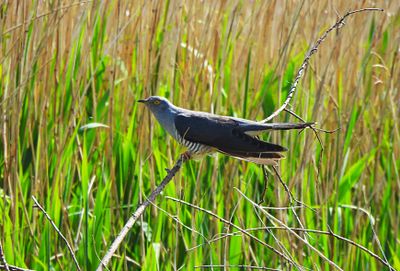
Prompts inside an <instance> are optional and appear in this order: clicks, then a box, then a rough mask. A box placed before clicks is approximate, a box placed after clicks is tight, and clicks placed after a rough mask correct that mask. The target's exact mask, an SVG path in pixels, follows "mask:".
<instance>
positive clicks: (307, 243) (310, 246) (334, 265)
mask: <svg viewBox="0 0 400 271" xmlns="http://www.w3.org/2000/svg"><path fill="white" fill-rule="evenodd" d="M234 189H235V190H236V191H237V192H238V193H239V194H240V195H241V196H242V197H244V198H245V199H246V200H247V201H248V202H250V204H252V205H253V206H254V207H256V208H258V209H259V210H261V212H262V213H263V214H265V215H266V216H267V217H268V218H269V219H270V220H271V222H272V221H275V222H277V223H278V224H279V225H281V226H282V227H284V228H285V229H286V230H288V231H289V232H290V233H291V234H293V235H294V236H295V237H296V238H297V239H299V240H300V241H302V242H303V243H304V244H305V245H307V246H308V247H309V248H310V249H311V250H313V251H314V252H316V253H317V254H318V255H319V256H320V257H321V258H322V259H324V260H325V261H326V262H327V263H328V264H329V265H331V266H332V267H334V268H335V269H337V270H341V271H343V269H342V268H340V267H339V266H338V265H337V264H336V263H335V262H333V261H332V260H330V259H328V258H327V257H326V256H325V255H324V254H323V253H322V252H321V251H319V250H318V249H317V248H315V247H314V246H313V245H311V244H310V243H309V242H308V241H307V240H306V239H304V238H302V237H301V236H300V235H298V234H297V233H296V232H294V231H292V230H291V229H290V228H289V227H288V226H287V225H286V224H285V223H283V222H282V221H280V220H279V219H277V218H276V217H274V216H273V215H271V214H270V213H268V212H267V211H266V210H264V209H263V208H262V207H261V206H260V205H258V204H257V203H255V202H254V201H252V200H251V199H250V198H248V197H247V196H246V195H245V194H243V193H242V191H240V190H239V189H237V188H236V187H234Z"/></svg>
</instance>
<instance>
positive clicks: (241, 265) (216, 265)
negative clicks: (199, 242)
mask: <svg viewBox="0 0 400 271" xmlns="http://www.w3.org/2000/svg"><path fill="white" fill-rule="evenodd" d="M226 267H228V268H240V269H250V270H271V271H280V270H282V269H277V268H271V267H263V266H254V265H243V264H238V265H225V264H206V265H196V266H195V267H194V268H201V269H205V268H211V269H212V268H226Z"/></svg>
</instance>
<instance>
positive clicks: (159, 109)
mask: <svg viewBox="0 0 400 271" xmlns="http://www.w3.org/2000/svg"><path fill="white" fill-rule="evenodd" d="M138 102H139V103H144V104H145V105H146V106H147V107H148V108H149V109H150V111H151V112H152V113H153V114H155V115H157V114H159V113H163V112H166V111H167V110H168V109H169V108H170V107H171V106H172V104H171V103H170V102H169V101H168V100H167V99H166V98H164V97H160V96H150V97H149V98H147V99H144V100H138Z"/></svg>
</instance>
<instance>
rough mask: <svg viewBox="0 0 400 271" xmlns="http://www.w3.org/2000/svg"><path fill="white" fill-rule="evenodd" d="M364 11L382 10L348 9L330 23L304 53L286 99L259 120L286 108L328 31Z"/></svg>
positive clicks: (266, 120)
mask: <svg viewBox="0 0 400 271" xmlns="http://www.w3.org/2000/svg"><path fill="white" fill-rule="evenodd" d="M364 11H383V9H382V8H362V9H357V10H353V11H349V12H347V13H346V14H345V15H344V16H343V17H341V18H340V19H339V20H338V21H337V22H336V23H335V24H334V25H332V26H331V27H330V28H329V29H328V30H326V31H325V33H324V34H323V35H322V36H321V37H320V38H319V39H318V40H317V41H316V42H315V44H314V45H313V47H312V48H311V50H310V51H308V53H307V54H306V57H305V58H304V60H303V64H302V65H301V67H300V69H299V70H298V71H297V75H296V78H295V79H294V82H293V84H292V86H291V88H290V90H289V93H288V96H287V98H286V101H285V102H284V103H283V104H282V106H281V107H279V108H278V109H277V110H276V111H275V112H274V113H272V114H271V115H270V116H269V117H268V118H266V119H264V120H262V121H260V122H268V121H270V120H272V119H273V118H275V117H276V116H278V115H279V114H280V113H281V112H282V111H283V110H285V109H286V107H287V106H288V105H289V102H290V100H291V99H292V98H293V95H294V92H295V91H296V88H297V84H298V83H299V81H300V79H301V77H302V76H303V74H304V71H305V69H306V68H307V66H308V63H309V60H310V58H311V56H312V55H313V54H315V53H316V52H317V50H318V47H319V45H320V44H321V43H322V42H323V41H324V40H325V38H326V37H327V36H328V34H329V32H331V31H332V30H334V29H339V28H341V27H342V26H343V25H344V21H345V19H346V18H347V17H348V16H350V15H353V14H355V13H359V12H364Z"/></svg>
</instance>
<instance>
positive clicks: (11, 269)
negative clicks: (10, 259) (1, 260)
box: [0, 264, 34, 271]
mask: <svg viewBox="0 0 400 271" xmlns="http://www.w3.org/2000/svg"><path fill="white" fill-rule="evenodd" d="M7 267H8V268H9V269H8V270H9V271H34V270H32V269H26V268H22V267H19V266H14V265H11V264H8V265H1V264H0V270H7Z"/></svg>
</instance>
